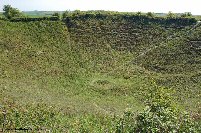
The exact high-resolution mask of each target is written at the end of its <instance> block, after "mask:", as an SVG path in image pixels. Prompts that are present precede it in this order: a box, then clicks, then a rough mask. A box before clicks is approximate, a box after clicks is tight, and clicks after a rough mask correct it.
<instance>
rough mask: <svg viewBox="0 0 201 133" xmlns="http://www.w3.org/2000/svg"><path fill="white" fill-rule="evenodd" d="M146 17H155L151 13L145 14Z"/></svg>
mask: <svg viewBox="0 0 201 133" xmlns="http://www.w3.org/2000/svg"><path fill="white" fill-rule="evenodd" d="M146 15H147V16H148V17H150V18H153V17H154V16H155V15H154V13H152V12H148V13H147V14H146Z"/></svg>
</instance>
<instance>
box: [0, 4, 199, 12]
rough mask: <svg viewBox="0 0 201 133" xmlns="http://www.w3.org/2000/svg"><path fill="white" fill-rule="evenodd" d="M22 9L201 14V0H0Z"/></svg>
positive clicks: (1, 5) (0, 5)
mask: <svg viewBox="0 0 201 133" xmlns="http://www.w3.org/2000/svg"><path fill="white" fill-rule="evenodd" d="M6 4H10V5H12V6H13V7H16V8H18V9H20V10H22V11H32V10H41V11H64V10H76V9H78V10H111V11H128V12H137V11H142V12H149V11H151V12H164V13H167V12H168V11H172V12H175V13H182V12H191V13H192V14H195V15H197V14H200V15H201V8H200V6H201V0H0V10H2V8H3V5H6Z"/></svg>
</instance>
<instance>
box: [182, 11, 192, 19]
mask: <svg viewBox="0 0 201 133" xmlns="http://www.w3.org/2000/svg"><path fill="white" fill-rule="evenodd" d="M181 17H183V18H188V17H192V14H191V12H185V13H182V14H181Z"/></svg>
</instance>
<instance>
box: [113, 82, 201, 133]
mask: <svg viewBox="0 0 201 133" xmlns="http://www.w3.org/2000/svg"><path fill="white" fill-rule="evenodd" d="M171 91H172V90H171V89H167V88H164V87H159V86H157V85H154V87H153V89H152V92H151V93H150V95H149V96H148V98H147V106H146V107H145V109H144V111H143V112H141V113H139V114H138V115H137V117H136V118H134V114H133V113H132V112H130V111H129V112H126V113H125V115H124V117H123V118H122V119H120V121H119V123H118V126H117V130H116V131H117V132H119V133H121V132H140V133H141V132H142V133H161V132H198V130H199V129H198V127H197V124H196V122H195V121H193V119H192V118H191V117H190V115H189V114H188V113H187V112H182V111H180V110H179V109H178V108H176V106H175V103H174V102H173V98H172V96H171V94H172V93H171Z"/></svg>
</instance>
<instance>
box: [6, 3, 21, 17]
mask: <svg viewBox="0 0 201 133" xmlns="http://www.w3.org/2000/svg"><path fill="white" fill-rule="evenodd" d="M3 11H4V13H3V15H4V16H5V17H6V18H8V19H11V18H13V17H19V16H21V15H22V13H21V12H20V11H19V10H18V9H17V8H13V7H11V5H4V7H3Z"/></svg>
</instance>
